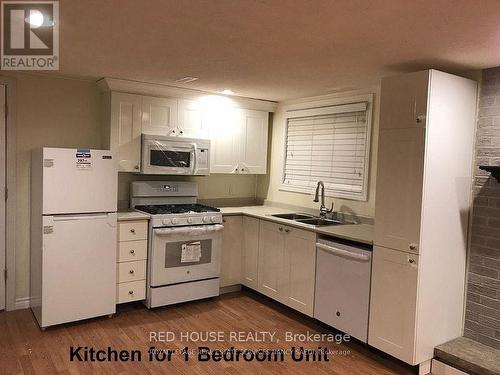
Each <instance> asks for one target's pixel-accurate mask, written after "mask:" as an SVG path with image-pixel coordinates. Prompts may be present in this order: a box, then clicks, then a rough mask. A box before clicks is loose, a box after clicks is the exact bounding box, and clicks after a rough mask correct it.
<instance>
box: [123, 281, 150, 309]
mask: <svg viewBox="0 0 500 375" xmlns="http://www.w3.org/2000/svg"><path fill="white" fill-rule="evenodd" d="M116 298H117V303H125V302H132V301H140V300H142V299H145V298H146V280H139V281H131V282H128V283H121V284H117V285H116Z"/></svg>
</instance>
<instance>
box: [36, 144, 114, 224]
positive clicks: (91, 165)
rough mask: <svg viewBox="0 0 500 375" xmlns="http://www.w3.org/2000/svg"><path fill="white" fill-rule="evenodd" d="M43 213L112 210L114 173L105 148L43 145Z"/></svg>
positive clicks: (108, 153) (109, 156) (111, 160)
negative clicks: (91, 148)
mask: <svg viewBox="0 0 500 375" xmlns="http://www.w3.org/2000/svg"><path fill="white" fill-rule="evenodd" d="M39 162H41V163H43V214H44V215H55V214H68V213H87V212H88V213H90V212H113V211H116V204H117V203H116V202H117V199H116V197H117V189H118V186H117V185H118V173H117V169H116V163H115V160H114V159H112V158H111V154H110V152H109V151H103V150H88V149H87V150H82V149H80V150H78V149H71V148H44V149H43V160H41V161H39Z"/></svg>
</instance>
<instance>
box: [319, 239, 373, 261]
mask: <svg viewBox="0 0 500 375" xmlns="http://www.w3.org/2000/svg"><path fill="white" fill-rule="evenodd" d="M316 247H317V248H318V249H321V250H325V251H327V252H329V253H331V254H334V255H338V256H341V257H344V258H349V259H354V260H359V261H361V262H368V261H369V260H370V256H369V255H363V254H358V253H352V252H350V251H347V250H344V249H339V248H336V247H333V246H328V245H325V244H324V243H320V242H316Z"/></svg>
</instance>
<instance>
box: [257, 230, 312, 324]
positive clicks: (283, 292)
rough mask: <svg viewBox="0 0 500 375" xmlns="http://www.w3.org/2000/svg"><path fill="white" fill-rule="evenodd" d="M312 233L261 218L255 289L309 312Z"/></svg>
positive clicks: (308, 313)
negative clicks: (256, 285)
mask: <svg viewBox="0 0 500 375" xmlns="http://www.w3.org/2000/svg"><path fill="white" fill-rule="evenodd" d="M315 245H316V234H315V233H313V232H309V231H305V230H301V229H297V228H292V227H288V226H283V225H280V224H275V223H271V222H267V221H264V220H261V222H260V235H259V274H258V288H257V290H258V291H259V292H261V293H262V294H265V295H266V296H268V297H271V298H273V299H275V300H277V301H279V302H281V303H283V304H285V305H287V306H290V307H292V308H294V309H295V310H297V311H300V312H302V313H304V314H307V315H310V316H312V315H313V309H314V282H315V272H316V256H315V254H316V246H315Z"/></svg>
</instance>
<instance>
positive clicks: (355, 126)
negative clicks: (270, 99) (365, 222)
mask: <svg viewBox="0 0 500 375" xmlns="http://www.w3.org/2000/svg"><path fill="white" fill-rule="evenodd" d="M370 99H371V96H370ZM370 105H371V100H367V101H362V102H356V103H349V104H339V105H333V106H323V107H318V108H308V109H298V110H289V111H287V115H286V139H285V148H286V151H285V163H284V171H283V180H282V187H281V190H288V191H294V192H302V193H309V194H310V193H313V192H314V189H315V188H316V184H317V183H318V181H323V182H324V183H325V193H326V194H327V195H328V196H330V197H341V198H348V199H355V200H366V199H367V186H368V169H369V149H370V130H371V125H370V123H371V121H370V117H371V110H370Z"/></svg>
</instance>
